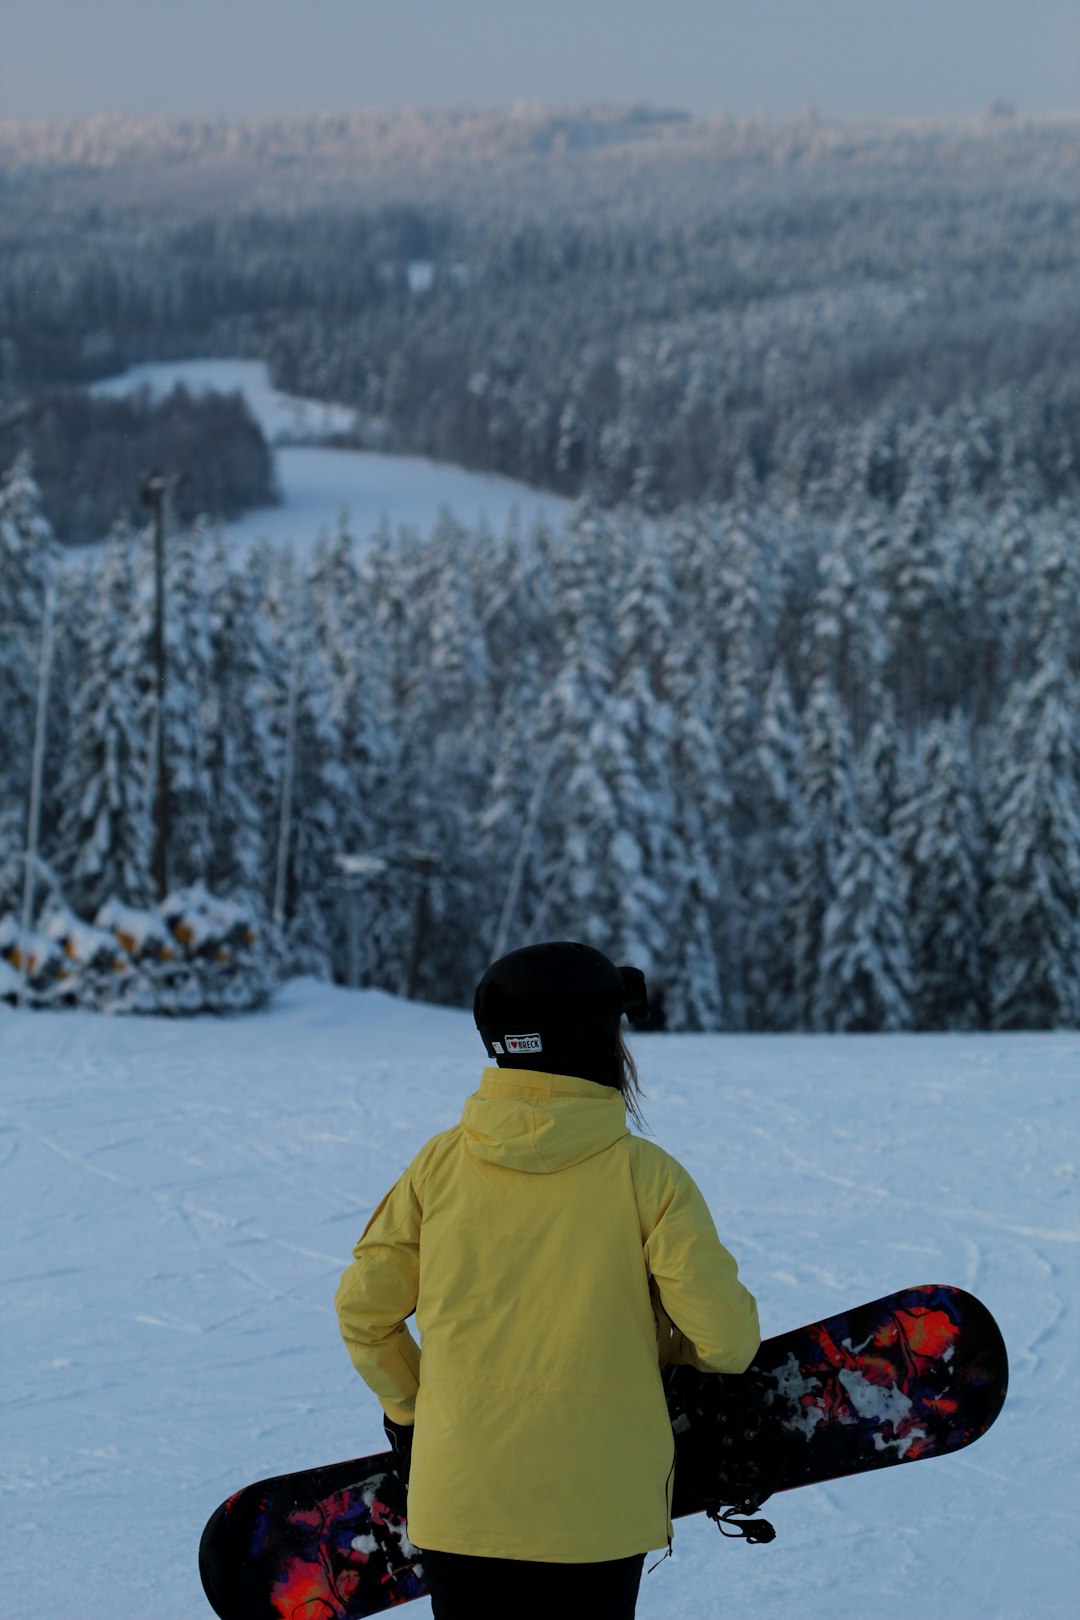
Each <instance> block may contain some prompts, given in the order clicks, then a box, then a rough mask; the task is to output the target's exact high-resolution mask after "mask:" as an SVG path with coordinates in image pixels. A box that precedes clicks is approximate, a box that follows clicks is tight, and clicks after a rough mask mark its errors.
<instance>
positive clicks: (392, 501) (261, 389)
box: [90, 360, 571, 556]
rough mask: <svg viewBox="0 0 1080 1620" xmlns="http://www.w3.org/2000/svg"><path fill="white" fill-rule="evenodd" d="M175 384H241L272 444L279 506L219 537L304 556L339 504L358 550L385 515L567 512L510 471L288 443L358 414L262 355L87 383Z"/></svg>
mask: <svg viewBox="0 0 1080 1620" xmlns="http://www.w3.org/2000/svg"><path fill="white" fill-rule="evenodd" d="M177 383H183V384H184V385H185V387H187V388H188V389H190V391H191V392H192V393H199V392H203V391H206V390H208V389H216V390H218V391H220V392H222V393H228V392H231V391H232V390H234V389H238V390H239V391H240V392H241V393H242V394H243V395H244V397H245V399H246V400H247V403H248V405H249V407H250V409H251V412H252V414H253V415H254V416H255V418H256V420H257V421H258V423H259V425H260V426H261V428H262V430H263V433H264V434H265V435H266V438H267V441H268V443H269V444H270V445H271V446H272V447H273V450H274V465H275V471H276V473H277V481H278V485H279V487H280V490H281V495H282V504H281V505H280V506H277V507H264V508H262V509H260V510H257V511H254V512H248V513H246V514H245V515H244V516H243V517H242V518H239V519H238V520H237V521H236V522H235V523H228V524H225V525H224V533H225V536H226V539H227V540H229V541H230V542H231V543H232V544H234V545H237V546H248V545H250V544H251V543H252V542H253V541H255V540H257V539H259V538H261V537H265V538H266V539H268V540H271V541H272V542H274V543H275V544H280V543H282V542H286V543H288V544H290V545H292V546H294V547H295V549H296V551H297V553H298V555H300V556H305V555H306V554H307V553H308V552H309V551H310V550H311V548H312V547H313V545H314V543H315V541H316V540H317V539H318V537H319V534H320V533H324V534H332V533H333V532H334V531H335V529H336V527H337V524H338V519H339V515H340V513H341V512H342V511H343V510H344V511H345V512H346V513H347V515H348V520H349V525H350V529H351V532H352V534H353V536H354V538H355V539H356V541H357V542H358V544H359V545H360V547H361V548H362V547H363V544H364V542H366V541H367V540H368V539H369V538H370V536H371V535H372V534H373V533H374V531H375V529H376V528H377V527H378V526H379V524H380V523H381V522H383V521H384V520H385V521H386V522H388V523H389V524H390V526H391V528H393V529H395V530H396V529H399V528H402V527H405V528H412V529H416V530H418V531H419V532H420V533H422V534H427V533H429V532H430V531H431V529H432V528H433V526H434V524H435V521H436V519H437V517H438V515H439V512H440V510H441V509H442V508H443V507H446V508H448V509H449V510H450V511H451V512H452V513H453V514H454V516H455V517H456V518H458V519H459V520H460V521H461V522H462V523H469V524H472V523H475V522H477V521H479V520H481V519H482V520H484V521H486V522H487V524H488V525H489V526H490V528H491V529H492V530H493V531H494V532H495V533H496V534H501V533H502V532H503V531H504V530H505V529H506V527H507V525H508V524H509V523H510V521H511V519H512V518H516V521H517V523H518V525H519V527H520V528H521V529H522V530H527V529H528V528H530V527H531V526H532V524H533V523H534V522H535V521H536V519H538V518H543V519H545V520H546V521H548V522H549V523H551V524H553V525H555V526H561V525H562V523H563V521H564V520H565V518H566V516H567V515H568V514H569V512H570V511H571V503H570V502H569V501H567V500H564V499H563V498H561V497H560V496H558V495H550V494H548V493H546V492H545V491H542V490H536V489H532V488H530V487H529V485H527V484H521V483H518V482H517V481H516V480H514V479H512V478H501V477H498V476H496V475H495V474H490V473H472V472H466V470H465V469H464V468H463V467H454V466H449V465H447V464H445V463H442V462H437V461H429V460H427V459H426V458H424V457H422V456H388V455H382V454H379V453H377V452H375V451H368V450H336V449H327V448H325V447H323V446H320V445H318V444H317V443H315V444H313V443H307V444H295V443H293V444H290V443H288V441H289V440H290V439H293V440H295V439H299V438H303V439H307V440H317V439H319V438H320V437H326V436H328V435H330V434H335V433H347V432H349V431H350V430H351V428H352V427H353V424H354V418H355V412H353V411H352V410H351V409H350V408H349V407H348V406H344V405H334V404H327V403H324V402H323V401H321V400H314V399H301V398H297V397H296V396H294V395H291V394H281V393H279V392H278V391H277V390H276V389H274V388H272V387H271V385H270V380H269V378H268V376H267V371H266V366H265V365H264V364H263V362H262V361H259V360H177V361H162V362H154V363H149V364H146V365H139V366H133V367H132V368H131V369H130V370H129V371H125V372H124V373H123V375H122V376H119V377H109V378H106V379H104V380H103V381H101V382H98V383H95V384H94V385H93V387H92V389H91V390H90V391H91V392H92V393H96V394H109V395H113V396H117V395H120V396H123V395H127V394H130V393H133V392H135V391H136V390H137V389H139V388H147V389H148V390H149V392H150V395H151V397H152V398H162V397H164V396H165V395H166V394H168V393H169V392H170V391H171V390H172V389H173V388H175V386H176V385H177Z"/></svg>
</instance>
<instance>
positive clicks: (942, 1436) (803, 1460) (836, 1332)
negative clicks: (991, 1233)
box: [199, 1284, 1008, 1620]
mask: <svg viewBox="0 0 1080 1620" xmlns="http://www.w3.org/2000/svg"><path fill="white" fill-rule="evenodd" d="M666 1387H667V1393H668V1406H669V1411H670V1412H671V1415H672V1425H673V1428H674V1430H675V1439H676V1468H675V1490H674V1500H673V1504H672V1514H673V1516H674V1517H681V1516H682V1515H685V1514H688V1513H695V1512H702V1511H705V1510H709V1509H711V1510H713V1511H715V1508H716V1506H717V1505H718V1504H729V1503H730V1504H734V1505H736V1506H738V1507H740V1508H741V1509H742V1510H743V1511H752V1510H753V1509H754V1508H755V1507H757V1506H759V1505H760V1503H761V1501H763V1500H764V1499H765V1497H766V1496H768V1495H771V1494H773V1493H775V1492H778V1491H788V1490H795V1489H797V1488H799V1487H801V1486H803V1485H813V1484H817V1483H819V1482H821V1481H823V1480H829V1479H839V1478H842V1477H844V1476H845V1475H849V1474H858V1473H864V1472H866V1471H868V1470H871V1469H878V1468H888V1467H893V1466H895V1465H897V1464H899V1463H908V1462H915V1461H918V1460H920V1459H922V1458H925V1457H936V1456H944V1455H946V1454H948V1453H949V1452H952V1451H959V1450H960V1449H962V1448H963V1447H964V1446H968V1445H970V1444H971V1443H972V1442H973V1441H974V1440H977V1439H978V1438H979V1436H980V1435H982V1434H985V1432H986V1430H987V1429H988V1428H989V1427H990V1425H991V1424H992V1423H993V1421H994V1419H995V1418H996V1417H997V1415H998V1413H999V1412H1000V1410H1001V1407H1002V1404H1003V1402H1004V1400H1005V1394H1006V1390H1007V1388H1008V1361H1007V1356H1006V1351H1005V1344H1004V1341H1003V1339H1002V1337H1001V1332H1000V1330H999V1328H998V1326H997V1323H996V1322H995V1321H994V1318H993V1317H992V1316H991V1314H990V1312H989V1311H988V1310H987V1309H986V1307H985V1305H983V1304H981V1302H980V1301H979V1300H977V1299H976V1298H975V1297H974V1296H973V1295H972V1294H968V1293H965V1292H964V1291H963V1290H962V1289H959V1288H952V1287H949V1286H947V1285H937V1284H926V1285H923V1286H922V1287H918V1288H909V1289H905V1290H903V1291H902V1292H900V1293H897V1294H890V1295H888V1296H886V1297H885V1298H883V1299H879V1300H874V1301H872V1302H871V1303H870V1304H867V1305H860V1306H857V1307H856V1308H855V1309H854V1310H851V1311H842V1312H840V1313H839V1314H837V1315H836V1316H830V1317H828V1318H826V1319H825V1320H824V1321H821V1322H813V1323H811V1324H810V1325H809V1326H807V1327H802V1328H795V1329H794V1330H793V1331H791V1332H789V1333H782V1334H779V1335H778V1336H777V1337H776V1338H773V1339H766V1340H765V1341H764V1342H763V1344H762V1345H761V1347H760V1349H759V1351H758V1354H757V1356H756V1357H755V1358H754V1362H753V1363H752V1365H751V1367H750V1368H748V1369H747V1371H746V1373H744V1374H742V1375H741V1377H739V1378H729V1377H726V1376H725V1377H723V1378H720V1377H717V1376H716V1375H715V1374H702V1373H697V1372H695V1371H694V1369H692V1368H688V1367H680V1368H676V1369H673V1370H672V1372H671V1373H670V1374H669V1377H668V1378H667V1380H666ZM393 1464H394V1458H393V1453H391V1452H381V1453H379V1454H378V1455H376V1456H373V1457H361V1458H357V1459H353V1460H351V1461H349V1462H341V1463H333V1464H330V1465H329V1466H327V1467H323V1468H312V1469H305V1470H302V1471H300V1472H298V1473H292V1474H282V1475H279V1476H277V1477H276V1478H273V1479H265V1480H260V1481H258V1482H257V1483H256V1484H254V1485H248V1486H247V1487H245V1488H244V1489H243V1490H240V1491H238V1492H237V1493H236V1494H235V1495H234V1496H230V1497H229V1498H228V1500H227V1501H225V1502H223V1503H222V1505H221V1506H220V1507H219V1508H218V1509H217V1510H216V1511H215V1512H214V1513H213V1514H212V1516H211V1518H210V1520H209V1522H208V1523H207V1526H206V1529H205V1530H204V1531H203V1536H202V1541H201V1544H200V1547H199V1570H200V1574H201V1575H202V1581H203V1587H204V1589H205V1592H206V1596H207V1598H208V1599H209V1602H210V1605H211V1607H212V1608H213V1609H214V1611H215V1612H216V1613H217V1614H218V1615H219V1616H220V1617H221V1620H360V1617H361V1616H364V1615H371V1614H379V1613H381V1612H382V1611H383V1610H384V1609H390V1608H395V1607H397V1606H398V1605H400V1604H402V1603H408V1602H410V1601H411V1600H412V1599H413V1598H415V1597H420V1596H422V1595H423V1594H424V1592H425V1590H426V1589H425V1586H424V1578H423V1562H422V1558H423V1555H422V1554H421V1553H420V1552H419V1551H418V1550H417V1549H416V1548H415V1547H413V1546H412V1544H411V1543H410V1542H409V1539H408V1536H407V1534H406V1530H405V1497H404V1491H403V1490H402V1487H401V1484H400V1481H399V1480H398V1477H397V1474H396V1473H395V1471H394V1466H393ZM751 1539H757V1538H755V1537H753V1536H752V1537H751Z"/></svg>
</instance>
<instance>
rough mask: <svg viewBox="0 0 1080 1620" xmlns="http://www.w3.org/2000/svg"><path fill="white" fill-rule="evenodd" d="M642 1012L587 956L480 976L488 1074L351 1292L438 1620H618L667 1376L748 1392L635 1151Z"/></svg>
mask: <svg viewBox="0 0 1080 1620" xmlns="http://www.w3.org/2000/svg"><path fill="white" fill-rule="evenodd" d="M647 1005H648V1004H647V999H646V992H645V981H644V978H643V977H642V975H641V974H640V973H639V972H637V970H635V969H632V968H618V967H616V966H615V965H614V963H612V962H611V961H609V959H608V958H607V957H606V956H604V955H602V954H601V953H600V952H599V951H596V950H593V949H592V948H591V947H589V946H587V945H581V944H577V943H574V942H570V941H554V942H551V943H549V944H544V945H532V946H526V947H525V948H524V949H522V950H518V951H513V952H511V953H510V954H509V955H508V956H504V957H502V958H501V959H500V960H499V961H497V962H495V963H493V965H492V966H491V967H490V968H489V969H488V971H487V973H486V974H485V975H484V977H483V979H481V981H480V984H479V986H478V988H477V992H476V1001H475V1007H474V1012H475V1018H476V1023H477V1027H478V1028H479V1030H480V1033H481V1035H482V1037H483V1039H484V1043H485V1046H486V1048H487V1051H488V1055H489V1057H491V1058H493V1059H494V1060H495V1066H494V1067H488V1068H486V1069H485V1070H484V1073H483V1078H482V1079H481V1082H480V1088H479V1090H478V1091H477V1092H475V1093H474V1094H473V1095H472V1096H471V1097H469V1098H468V1100H467V1102H466V1104H465V1110H464V1113H463V1115H462V1117H461V1122H460V1124H458V1125H455V1126H454V1127H453V1128H452V1129H450V1130H447V1131H443V1132H442V1133H441V1134H440V1135H438V1136H435V1137H433V1138H432V1139H431V1141H429V1142H428V1143H427V1145H426V1146H425V1147H423V1148H421V1150H420V1152H419V1153H418V1154H417V1156H416V1158H415V1159H414V1160H413V1162H412V1163H411V1164H410V1165H409V1167H408V1169H407V1170H406V1171H405V1173H404V1175H403V1176H402V1177H401V1178H400V1180H399V1181H397V1182H396V1183H395V1185H394V1186H393V1187H392V1188H391V1190H390V1191H389V1192H388V1193H387V1195H386V1197H385V1198H384V1199H383V1201H382V1203H381V1204H380V1205H379V1206H378V1208H377V1209H376V1211H375V1213H374V1215H373V1216H372V1217H371V1220H370V1221H369V1222H368V1225H367V1227H366V1228H365V1230H364V1233H363V1235H362V1237H361V1238H360V1241H359V1242H358V1243H357V1245H356V1248H355V1250H354V1251H353V1254H354V1258H353V1261H352V1264H351V1265H350V1266H349V1267H348V1268H347V1269H346V1271H345V1273H344V1274H343V1276H342V1279H341V1284H340V1286H339V1288H338V1292H337V1298H336V1304H337V1313H338V1321H339V1324H340V1327H341V1333H342V1336H343V1338H344V1340H345V1343H346V1345H347V1347H348V1350H349V1354H350V1356H351V1358H352V1361H353V1365H354V1366H355V1367H356V1370H357V1371H358V1372H359V1373H360V1375H361V1377H362V1378H363V1379H364V1380H365V1382H366V1383H367V1384H368V1385H369V1387H370V1388H371V1389H372V1390H373V1391H374V1393H375V1395H376V1396H377V1397H378V1400H379V1402H380V1404H381V1405H382V1408H383V1412H384V1415H385V1422H386V1428H387V1433H388V1435H389V1436H390V1437H391V1441H392V1443H393V1444H394V1447H395V1450H396V1451H397V1452H398V1455H399V1459H400V1463H401V1471H402V1473H403V1475H404V1476H405V1477H406V1479H407V1483H408V1520H407V1523H408V1534H409V1538H410V1540H411V1541H412V1542H413V1544H414V1545H415V1546H416V1547H418V1548H420V1549H422V1551H423V1566H424V1571H425V1576H426V1579H427V1583H428V1587H429V1590H430V1592H431V1594H432V1605H433V1613H434V1615H435V1620H465V1617H467V1620H484V1617H487V1616H489V1615H490V1616H496V1615H497V1616H500V1617H502V1616H512V1617H513V1620H530V1617H538V1620H539V1617H543V1620H552V1617H557V1620H573V1617H574V1616H576V1615H578V1614H580V1615H582V1616H588V1620H631V1617H632V1616H633V1614H634V1610H635V1606H636V1602H637V1592H638V1585H639V1582H640V1578H641V1568H642V1564H643V1561H644V1557H645V1554H646V1552H647V1551H649V1550H650V1549H653V1548H660V1547H663V1546H665V1545H667V1546H670V1543H671V1534H672V1530H671V1517H670V1509H671V1491H672V1476H673V1469H674V1441H673V1437H672V1432H671V1427H670V1424H669V1421H668V1414H667V1407H666V1404H665V1400H664V1389H663V1383H662V1379H661V1371H662V1368H663V1366H665V1365H666V1364H669V1363H671V1362H685V1361H689V1362H691V1363H692V1364H693V1365H695V1366H696V1367H698V1368H699V1369H700V1370H702V1371H706V1372H717V1373H724V1372H732V1373H739V1372H742V1371H744V1370H745V1368H746V1367H747V1366H748V1365H749V1363H750V1361H751V1360H752V1359H753V1356H754V1353H755V1351H756V1350H757V1347H758V1343H759V1340H760V1333H759V1330H758V1316H757V1307H756V1305H755V1303H754V1299H753V1296H752V1295H751V1294H750V1293H749V1292H748V1291H747V1290H746V1288H745V1287H743V1285H742V1284H741V1283H740V1281H739V1280H738V1274H737V1268H736V1264H735V1261H734V1260H733V1258H732V1256H731V1255H730V1254H729V1253H728V1251H727V1249H725V1248H724V1246H723V1244H722V1243H721V1242H720V1239H719V1238H718V1236H717V1234H716V1228H715V1226H714V1225H713V1221H712V1218H711V1216H710V1214H709V1211H708V1208H707V1206H706V1204H705V1200H704V1198H703V1197H702V1195H701V1193H700V1192H699V1191H698V1188H697V1187H696V1186H695V1185H694V1182H693V1181H692V1180H691V1178H690V1176H689V1175H688V1174H687V1172H686V1171H685V1170H684V1169H683V1167H682V1166H681V1165H680V1164H678V1163H677V1161H676V1160H675V1159H673V1158H672V1157H671V1156H670V1154H668V1153H665V1152H664V1150H663V1149H662V1148H661V1147H659V1146H657V1145H656V1144H655V1143H653V1142H649V1141H646V1140H644V1139H643V1138H641V1137H640V1136H634V1135H632V1134H631V1133H630V1131H629V1129H628V1128H627V1123H626V1116H627V1111H628V1108H629V1111H630V1112H631V1115H632V1117H633V1118H634V1119H635V1121H636V1122H639V1123H640V1116H639V1114H638V1112H637V1106H636V1098H637V1077H636V1072H635V1069H634V1065H633V1061H632V1059H631V1057H630V1054H629V1052H628V1051H627V1049H626V1047H625V1045H624V1043H623V1040H622V1035H621V1027H620V1020H621V1017H622V1014H623V1012H624V1011H626V1012H627V1013H628V1014H629V1015H630V1016H631V1017H635V1018H640V1017H643V1016H647ZM414 1311H415V1313H416V1325H417V1329H418V1332H419V1336H420V1345H418V1344H417V1342H416V1340H415V1339H414V1338H413V1336H412V1334H411V1333H410V1332H409V1330H408V1328H407V1326H406V1320H407V1318H408V1317H410V1316H411V1315H412V1314H413V1312H414ZM421 1346H422V1353H421Z"/></svg>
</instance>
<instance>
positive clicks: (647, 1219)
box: [639, 1144, 761, 1373]
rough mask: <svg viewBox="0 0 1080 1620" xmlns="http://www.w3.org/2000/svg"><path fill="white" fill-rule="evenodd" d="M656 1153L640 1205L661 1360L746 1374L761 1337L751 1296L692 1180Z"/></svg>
mask: <svg viewBox="0 0 1080 1620" xmlns="http://www.w3.org/2000/svg"><path fill="white" fill-rule="evenodd" d="M644 1145H646V1146H649V1147H651V1144H644ZM653 1155H655V1156H653ZM653 1155H650V1156H651V1157H652V1163H651V1165H650V1166H649V1167H648V1169H647V1170H646V1173H645V1175H644V1177H643V1181H644V1186H643V1187H641V1188H640V1189H639V1199H640V1205H639V1207H640V1209H641V1214H642V1237H643V1240H644V1246H645V1262H646V1265H647V1266H648V1270H649V1276H650V1278H651V1283H652V1289H653V1295H654V1302H655V1298H656V1295H659V1301H660V1305H661V1307H662V1309H661V1310H660V1311H657V1321H658V1323H659V1327H660V1358H661V1362H662V1363H664V1362H673V1361H674V1362H689V1363H690V1364H691V1365H692V1366H695V1367H697V1368H698V1369H699V1371H701V1372H730V1373H741V1372H745V1370H746V1368H747V1367H748V1366H749V1365H750V1363H751V1361H752V1360H753V1359H754V1355H755V1353H756V1351H757V1348H758V1345H759V1344H760V1343H761V1330H760V1328H759V1326H758V1313H757V1304H756V1302H755V1300H754V1296H753V1294H751V1293H750V1292H749V1290H748V1289H747V1288H745V1287H744V1286H743V1284H742V1283H741V1282H740V1281H739V1273H738V1267H737V1265H736V1263H735V1260H734V1259H733V1257H732V1256H731V1255H730V1254H729V1253H728V1251H727V1249H725V1248H724V1245H723V1244H722V1243H721V1242H720V1239H719V1237H718V1236H717V1233H716V1227H715V1226H714V1224H713V1219H712V1216H711V1215H710V1214H709V1209H708V1205H707V1204H706V1202H705V1200H704V1198H703V1197H702V1195H701V1193H700V1191H699V1190H698V1188H697V1186H696V1185H695V1183H694V1181H693V1180H692V1178H691V1177H690V1176H689V1175H688V1173H687V1172H686V1171H685V1170H684V1169H683V1167H682V1165H680V1164H679V1163H677V1162H676V1160H674V1159H672V1158H670V1157H669V1156H668V1155H667V1154H666V1153H663V1152H662V1150H660V1152H659V1153H657V1150H655V1149H654V1150H653Z"/></svg>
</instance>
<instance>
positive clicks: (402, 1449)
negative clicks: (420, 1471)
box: [382, 1412, 413, 1487]
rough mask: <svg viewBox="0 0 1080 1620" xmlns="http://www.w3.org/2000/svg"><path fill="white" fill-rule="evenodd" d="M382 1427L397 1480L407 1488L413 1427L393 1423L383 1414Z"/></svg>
mask: <svg viewBox="0 0 1080 1620" xmlns="http://www.w3.org/2000/svg"><path fill="white" fill-rule="evenodd" d="M382 1426H383V1428H384V1429H385V1430H386V1438H387V1439H388V1440H389V1442H390V1449H391V1451H392V1452H393V1453H394V1462H395V1464H396V1466H397V1471H398V1478H399V1479H400V1480H401V1483H402V1484H403V1485H405V1486H406V1487H407V1486H408V1483H409V1465H410V1464H411V1462H412V1443H413V1425H412V1424H411V1423H395V1422H394V1420H393V1418H390V1417H387V1415H386V1413H385V1412H384V1413H383V1420H382Z"/></svg>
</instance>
